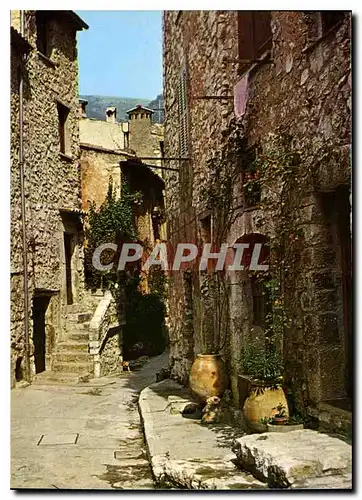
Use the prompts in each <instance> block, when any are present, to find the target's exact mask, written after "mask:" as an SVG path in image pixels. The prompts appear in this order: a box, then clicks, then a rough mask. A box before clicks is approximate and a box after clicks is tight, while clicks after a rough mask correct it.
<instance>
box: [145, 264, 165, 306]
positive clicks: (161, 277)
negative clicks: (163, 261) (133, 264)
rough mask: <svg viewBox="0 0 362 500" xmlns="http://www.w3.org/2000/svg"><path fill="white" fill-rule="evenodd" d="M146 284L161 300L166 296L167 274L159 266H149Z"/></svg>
mask: <svg viewBox="0 0 362 500" xmlns="http://www.w3.org/2000/svg"><path fill="white" fill-rule="evenodd" d="M148 286H149V288H150V292H151V293H152V294H155V295H157V296H158V297H160V298H161V299H162V300H166V298H167V276H166V274H165V272H164V271H163V270H162V269H161V267H160V266H151V267H150V269H149V272H148Z"/></svg>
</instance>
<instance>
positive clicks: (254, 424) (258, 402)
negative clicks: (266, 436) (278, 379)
mask: <svg viewBox="0 0 362 500" xmlns="http://www.w3.org/2000/svg"><path fill="white" fill-rule="evenodd" d="M279 404H282V405H283V406H284V407H285V416H286V417H287V418H288V417H289V410H288V402H287V398H286V397H285V393H284V391H283V388H282V387H281V386H280V384H274V385H272V384H265V383H262V382H259V383H258V382H254V381H252V382H251V390H250V393H249V396H248V397H247V398H246V400H245V403H244V407H243V412H244V417H245V419H246V421H247V422H248V424H249V426H250V427H251V428H252V429H253V430H255V431H257V432H265V431H266V430H267V427H266V424H265V423H262V422H260V419H265V418H267V419H268V418H271V417H273V416H274V415H275V413H276V411H275V410H274V408H276V407H277V406H278V405H279Z"/></svg>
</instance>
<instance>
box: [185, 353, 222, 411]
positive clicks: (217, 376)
mask: <svg viewBox="0 0 362 500" xmlns="http://www.w3.org/2000/svg"><path fill="white" fill-rule="evenodd" d="M189 383H190V390H191V392H192V394H193V395H194V396H195V397H196V398H197V399H199V400H200V401H203V402H205V401H206V400H207V398H209V397H211V396H218V397H221V396H222V395H223V393H224V391H225V389H226V388H227V386H228V376H227V372H226V367H225V364H224V362H223V360H222V359H221V355H220V354H198V355H197V356H196V359H195V361H194V363H193V365H192V367H191V371H190V377H189Z"/></svg>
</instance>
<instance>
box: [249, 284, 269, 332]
mask: <svg viewBox="0 0 362 500" xmlns="http://www.w3.org/2000/svg"><path fill="white" fill-rule="evenodd" d="M251 293H252V295H253V325H257V326H261V327H264V326H265V320H266V316H267V314H268V302H270V301H268V297H267V295H266V289H265V287H264V285H263V282H262V281H260V280H258V279H255V278H252V279H251Z"/></svg>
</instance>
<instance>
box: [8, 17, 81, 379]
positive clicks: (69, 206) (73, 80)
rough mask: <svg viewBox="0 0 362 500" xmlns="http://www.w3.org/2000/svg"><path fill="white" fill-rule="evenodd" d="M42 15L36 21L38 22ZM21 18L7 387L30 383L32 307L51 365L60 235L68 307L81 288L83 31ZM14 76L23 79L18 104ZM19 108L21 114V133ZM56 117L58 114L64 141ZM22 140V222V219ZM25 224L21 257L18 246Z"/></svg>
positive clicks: (15, 21) (61, 304) (76, 24)
mask: <svg viewBox="0 0 362 500" xmlns="http://www.w3.org/2000/svg"><path fill="white" fill-rule="evenodd" d="M39 13H40V14H39ZM40 15H41V16H42V17H41V19H40V17H37V16H40ZM23 16H24V22H23V36H20V34H19V33H20V30H21V22H20V20H21V13H20V11H12V16H11V18H12V27H13V28H14V29H15V30H16V31H14V36H16V37H18V38H21V39H22V40H23V41H24V43H25V41H26V43H27V44H29V47H28V49H27V50H28V53H27V55H26V57H25V56H22V55H21V53H20V52H19V50H17V49H16V48H15V46H14V45H13V44H12V50H11V383H12V386H14V384H15V382H16V380H20V379H21V378H24V377H26V378H28V379H31V378H32V374H34V372H35V371H36V366H35V365H36V363H37V355H38V353H37V352H36V349H37V347H36V344H37V343H39V339H36V338H33V324H34V321H35V314H37V308H36V305H35V303H34V299H36V300H38V302H39V301H40V302H41V301H42V300H43V304H42V306H41V309H42V311H41V313H40V316H41V315H42V314H44V315H45V320H44V319H43V320H42V319H41V318H40V317H38V318H37V319H36V321H40V322H41V323H42V326H41V328H42V329H43V328H45V339H46V340H45V342H46V348H45V351H46V361H45V364H46V365H48V364H49V363H50V359H51V352H52V348H53V346H54V343H55V341H56V339H57V336H58V335H60V334H61V330H62V326H63V325H62V317H63V315H62V313H63V312H64V308H65V307H66V305H67V303H68V301H67V283H66V266H67V264H66V255H65V252H66V250H65V243H64V233H67V234H68V235H69V241H70V247H71V248H70V250H69V252H70V256H69V259H70V261H71V262H69V266H68V267H69V270H70V269H71V271H70V272H71V279H70V283H68V288H69V287H71V293H72V295H73V301H74V302H79V301H81V299H82V287H83V262H82V259H83V247H82V222H81V219H80V210H81V191H80V188H81V184H80V171H79V126H78V63H77V49H76V32H77V30H81V29H83V28H86V27H87V26H86V24H85V23H83V21H82V20H81V19H80V18H79V17H78V16H76V15H75V14H74V13H73V12H72V11H23ZM44 26H46V28H44ZM42 29H43V31H42V36H43V35H44V36H45V37H46V41H45V39H44V38H42V42H43V51H44V52H45V50H46V52H47V54H44V53H42V52H41V50H40V43H39V39H40V36H41V35H40V31H41V30H42ZM44 30H46V31H44ZM12 40H13V37H12ZM44 44H46V49H45V45H44ZM20 69H21V72H20ZM20 74H22V79H23V99H22V102H21V99H20V94H19V88H20ZM20 106H22V108H23V124H22V128H23V130H22V131H21V129H20V118H19V112H20V111H19V110H20ZM60 110H63V112H64V114H63V122H62V127H63V128H62V132H63V135H62V137H60V126H61V125H60V120H61V117H60V113H61V111H60ZM21 133H22V137H23V151H24V171H25V180H24V198H25V212H26V217H25V220H22V216H21V206H22V205H21V179H20V163H19V147H20V134H21ZM62 141H63V143H62ZM23 224H24V225H25V228H26V241H27V248H26V249H24V248H23V245H22V228H23ZM24 251H25V252H26V253H27V258H28V269H27V270H24V267H23V260H22V255H23V252H24ZM24 275H25V276H26V278H27V280H28V286H29V310H28V311H25V309H24ZM68 293H70V292H68ZM25 321H26V322H27V324H28V328H29V337H30V338H29V343H28V342H27V339H26V338H25V333H24V323H25ZM41 342H43V340H41V341H40V343H41ZM28 344H29V345H28ZM34 345H35V348H34ZM27 359H29V360H30V369H31V373H25V371H26V360H27ZM47 367H48V368H49V366H47Z"/></svg>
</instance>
